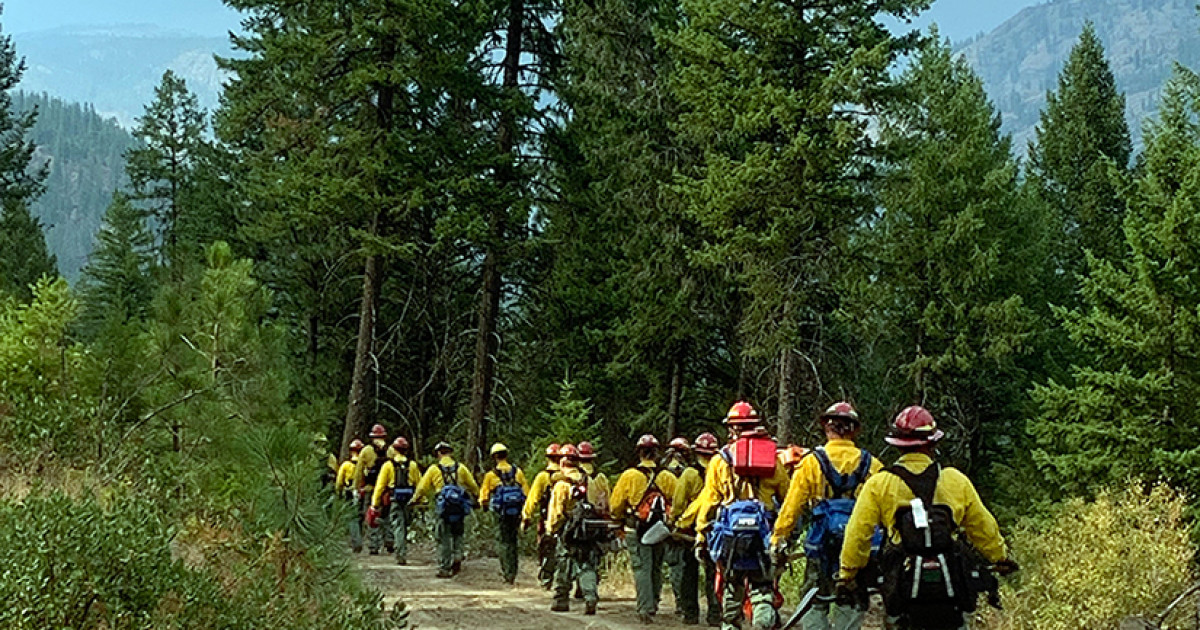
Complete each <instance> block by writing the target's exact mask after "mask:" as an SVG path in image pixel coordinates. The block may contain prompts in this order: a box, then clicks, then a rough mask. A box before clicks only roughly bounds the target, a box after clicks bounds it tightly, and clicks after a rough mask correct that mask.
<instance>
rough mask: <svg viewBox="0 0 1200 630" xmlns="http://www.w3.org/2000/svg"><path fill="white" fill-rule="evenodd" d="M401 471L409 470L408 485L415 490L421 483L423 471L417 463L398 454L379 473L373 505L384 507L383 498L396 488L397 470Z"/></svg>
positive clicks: (372, 500)
mask: <svg viewBox="0 0 1200 630" xmlns="http://www.w3.org/2000/svg"><path fill="white" fill-rule="evenodd" d="M397 467H399V468H400V469H401V470H403V469H405V468H407V469H408V485H409V486H410V487H413V488H415V487H416V486H417V484H419V483H421V469H420V467H418V466H417V462H414V461H412V460H410V459H409V458H407V457H405V456H403V455H400V454H399V453H396V454H394V455H393V456H392V458H391V459H390V460H388V461H387V462H386V463H384V465H383V470H381V471H379V483H377V484H375V491H374V492H372V493H371V505H373V506H375V507H381V506H382V505H383V497H384V495H386V494H387V493H389V492H391V491H392V488H395V487H396V468H397ZM414 492H415V491H414Z"/></svg>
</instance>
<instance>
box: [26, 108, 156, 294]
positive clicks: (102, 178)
mask: <svg viewBox="0 0 1200 630" xmlns="http://www.w3.org/2000/svg"><path fill="white" fill-rule="evenodd" d="M13 105H14V106H15V107H16V108H17V109H18V110H20V111H25V110H28V109H29V108H31V107H34V106H35V105H36V106H37V108H38V120H37V124H35V125H34V128H33V131H32V133H31V136H32V138H33V141H34V142H35V143H36V144H37V145H38V150H37V154H36V158H35V159H37V160H40V161H44V160H49V161H50V176H49V178H48V179H47V180H46V194H44V195H42V197H41V198H40V199H38V200H37V201H36V202H35V203H34V205H33V213H34V216H36V217H38V218H39V219H41V221H42V224H43V225H44V226H45V227H46V244H47V245H48V246H49V248H50V251H51V253H53V254H54V255H55V256H57V257H58V268H59V272H61V273H62V274H63V275H64V276H66V277H67V278H68V279H71V280H75V278H76V277H77V276H78V275H79V270H80V269H81V268H82V267H83V265H84V264H86V263H87V257H88V254H89V253H90V252H91V251H92V241H93V237H94V236H95V234H96V230H97V229H99V227H100V220H101V218H102V217H103V216H104V210H105V209H106V208H107V207H108V203H109V201H110V200H111V199H112V193H113V191H114V190H116V189H117V188H118V187H119V186H121V185H122V184H123V182H124V179H125V170H124V169H125V158H124V154H125V150H126V149H127V148H128V147H129V146H130V145H131V144H132V143H133V138H132V137H131V136H130V135H129V133H128V132H127V131H125V130H124V129H122V128H121V127H120V126H118V125H117V123H116V121H114V120H113V119H111V118H104V117H102V116H100V115H99V114H97V113H96V112H95V110H93V109H92V108H91V107H90V106H84V105H79V104H77V103H66V102H63V101H61V100H58V99H54V98H50V97H47V96H46V95H30V94H26V93H20V92H18V93H17V94H14V95H13Z"/></svg>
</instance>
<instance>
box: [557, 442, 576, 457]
mask: <svg viewBox="0 0 1200 630" xmlns="http://www.w3.org/2000/svg"><path fill="white" fill-rule="evenodd" d="M558 455H559V457H566V458H568V459H577V458H578V457H579V449H577V448H575V445H574V444H563V445H562V446H560V447H558Z"/></svg>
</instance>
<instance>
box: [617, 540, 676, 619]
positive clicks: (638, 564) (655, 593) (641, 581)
mask: <svg viewBox="0 0 1200 630" xmlns="http://www.w3.org/2000/svg"><path fill="white" fill-rule="evenodd" d="M625 542H626V544H627V545H628V546H629V564H630V565H632V567H633V585H634V587H635V588H636V589H637V612H638V614H639V615H653V614H655V613H657V612H658V601H659V599H660V598H661V597H662V582H663V574H662V573H663V561H664V560H665V555H666V551H667V543H665V542H661V543H658V544H657V545H643V544H642V541H641V537H640V536H638V535H637V533H636V532H635V533H632V534H630V535H629V536H627V537H626V538H625Z"/></svg>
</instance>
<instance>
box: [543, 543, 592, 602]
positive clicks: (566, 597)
mask: <svg viewBox="0 0 1200 630" xmlns="http://www.w3.org/2000/svg"><path fill="white" fill-rule="evenodd" d="M555 555H557V556H558V562H557V569H556V571H555V572H554V603H555V604H558V605H560V606H569V605H570V602H571V587H572V586H574V585H575V584H576V583H578V584H579V588H580V590H582V591H583V601H584V602H585V603H588V604H593V605H594V604H595V603H596V602H597V601H599V600H600V574H599V573H598V572H597V570H596V568H597V567H598V566H599V565H600V556H601V554H600V552H599V550H597V549H596V548H595V547H589V548H579V547H570V546H568V545H567V544H566V543H564V542H559V543H558V549H557V550H556V554H555Z"/></svg>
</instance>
